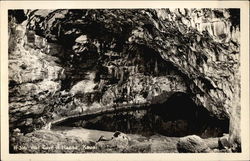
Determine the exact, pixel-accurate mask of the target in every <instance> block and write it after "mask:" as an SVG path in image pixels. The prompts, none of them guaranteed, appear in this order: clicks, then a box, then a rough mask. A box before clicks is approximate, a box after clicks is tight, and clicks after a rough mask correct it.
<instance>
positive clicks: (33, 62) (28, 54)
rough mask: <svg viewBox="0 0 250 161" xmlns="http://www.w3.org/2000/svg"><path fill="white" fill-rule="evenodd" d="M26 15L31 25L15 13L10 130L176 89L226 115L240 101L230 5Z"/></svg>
mask: <svg viewBox="0 0 250 161" xmlns="http://www.w3.org/2000/svg"><path fill="white" fill-rule="evenodd" d="M23 13H24V16H26V17H27V19H26V20H25V21H24V22H23V20H22V18H18V17H17V16H16V15H15V14H13V13H11V12H10V13H9V16H10V19H9V44H12V45H10V46H9V95H10V97H9V98H10V99H9V100H10V101H9V102H10V116H11V117H10V118H11V119H10V124H11V126H10V127H11V128H12V126H13V128H14V127H23V129H26V127H30V128H31V130H32V129H34V128H41V127H42V126H43V125H44V124H46V123H47V122H49V121H51V120H56V119H59V118H61V117H65V116H70V115H74V114H81V113H84V112H85V111H88V110H94V109H100V108H103V109H104V110H105V109H108V108H112V106H114V105H119V104H131V105H133V104H140V103H149V104H151V103H159V102H163V101H166V99H167V98H169V96H170V95H171V94H173V93H174V92H184V93H188V94H189V95H190V97H191V99H192V100H193V101H194V102H195V103H196V104H197V105H198V106H201V107H202V108H206V110H208V111H209V115H211V116H214V117H216V118H218V119H221V120H223V119H228V118H230V117H231V114H232V112H231V111H233V109H234V108H235V107H239V104H240V98H239V95H238V94H237V93H239V91H240V85H239V82H240V81H239V80H240V77H239V75H237V74H236V73H239V65H240V64H239V47H240V45H239V43H240V41H239V30H240V29H239V27H240V26H239V24H238V23H236V22H235V21H233V20H232V19H233V15H232V10H229V9H140V10H120V9H112V10H107V9H100V10H95V9H90V10H64V9H59V10H25V11H24V12H23ZM23 19H25V18H23ZM12 21H14V22H12ZM15 21H16V22H15ZM21 22H22V24H20V23H21ZM114 22H116V23H114ZM18 23H19V24H18ZM17 40H18V41H17ZM19 40H20V41H19ZM30 91H31V92H30ZM38 111H39V112H38ZM238 121H239V120H237V122H238ZM38 124H39V126H37V127H36V125H38ZM231 129H234V127H232V128H231ZM233 131H238V130H233ZM232 133H236V132H232ZM233 135H234V134H233ZM235 135H237V136H238V135H239V134H235Z"/></svg>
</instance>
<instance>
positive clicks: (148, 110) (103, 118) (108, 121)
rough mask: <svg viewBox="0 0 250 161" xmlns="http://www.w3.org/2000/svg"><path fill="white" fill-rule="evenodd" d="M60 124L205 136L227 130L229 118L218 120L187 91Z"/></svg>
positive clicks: (109, 129)
mask: <svg viewBox="0 0 250 161" xmlns="http://www.w3.org/2000/svg"><path fill="white" fill-rule="evenodd" d="M60 126H73V127H83V128H87V129H95V130H103V131H121V132H124V133H132V134H140V135H144V136H151V135H154V134H160V135H165V136H171V137H181V136H186V135H191V134H196V135H199V136H201V137H203V138H207V137H217V136H222V135H223V133H228V127H229V120H218V119H216V118H213V117H211V116H210V115H209V112H208V111H207V110H206V109H205V108H204V107H200V106H197V105H196V104H195V103H194V102H193V100H192V99H191V98H190V96H189V95H188V94H186V93H182V92H177V93H174V94H173V95H172V96H170V97H169V98H168V99H167V101H165V102H164V103H158V104H153V105H150V106H147V107H142V108H140V110H124V111H119V112H113V113H108V114H105V115H95V116H88V118H82V119H80V120H74V121H73V122H72V121H71V122H70V121H68V122H63V123H61V124H60Z"/></svg>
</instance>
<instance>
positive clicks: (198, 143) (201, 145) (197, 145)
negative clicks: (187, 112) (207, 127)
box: [177, 135, 210, 153]
mask: <svg viewBox="0 0 250 161" xmlns="http://www.w3.org/2000/svg"><path fill="white" fill-rule="evenodd" d="M177 149H178V152H179V153H206V152H209V150H210V148H209V147H208V146H207V145H206V143H205V142H204V141H203V140H202V139H201V138H200V137H199V136H196V135H190V136H186V137H183V138H180V140H179V141H178V143H177Z"/></svg>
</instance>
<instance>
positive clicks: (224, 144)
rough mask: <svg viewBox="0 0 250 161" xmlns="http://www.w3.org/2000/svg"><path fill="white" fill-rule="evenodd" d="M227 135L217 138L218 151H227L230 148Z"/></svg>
mask: <svg viewBox="0 0 250 161" xmlns="http://www.w3.org/2000/svg"><path fill="white" fill-rule="evenodd" d="M228 137H229V136H228V134H226V135H224V136H222V137H221V138H219V140H218V144H219V149H229V148H230V143H229V141H228Z"/></svg>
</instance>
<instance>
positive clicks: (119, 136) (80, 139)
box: [10, 127, 231, 153]
mask: <svg viewBox="0 0 250 161" xmlns="http://www.w3.org/2000/svg"><path fill="white" fill-rule="evenodd" d="M14 135H15V137H12V140H11V142H15V143H17V142H18V144H11V145H13V146H12V147H11V149H10V152H15V153H178V152H179V153H184V152H185V153H228V152H231V150H230V149H229V147H228V142H227V138H228V135H225V136H223V137H211V138H206V139H201V138H200V137H199V136H196V135H189V136H186V137H167V136H163V135H152V136H150V137H145V136H142V135H138V134H124V133H121V132H118V131H117V132H108V131H101V130H91V129H85V128H79V127H78V128H76V127H55V128H54V129H52V130H37V131H34V132H32V133H28V134H26V135H23V134H21V133H20V132H18V130H17V131H16V132H15V134H14ZM12 148H13V149H12Z"/></svg>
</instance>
